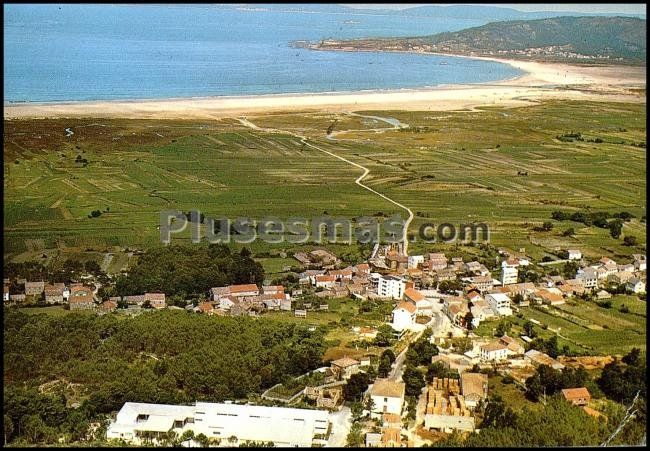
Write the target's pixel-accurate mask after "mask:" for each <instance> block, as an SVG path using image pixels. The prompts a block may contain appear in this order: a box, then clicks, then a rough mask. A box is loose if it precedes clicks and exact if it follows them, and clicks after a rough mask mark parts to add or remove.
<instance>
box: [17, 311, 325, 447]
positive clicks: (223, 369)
mask: <svg viewBox="0 0 650 451" xmlns="http://www.w3.org/2000/svg"><path fill="white" fill-rule="evenodd" d="M4 331H5V334H4V350H5V353H4V389H5V390H4V413H5V414H4V425H5V438H6V439H7V440H9V441H10V442H11V443H17V444H18V443H55V442H57V441H58V440H59V439H60V438H62V437H64V440H65V442H68V443H69V442H73V441H78V440H83V439H84V438H85V436H86V433H87V430H88V426H89V425H90V424H91V423H92V422H101V421H100V420H101V419H102V418H104V417H105V415H106V414H108V413H110V412H113V411H116V410H119V409H120V408H121V407H122V405H123V403H124V402H126V401H134V402H152V403H171V404H175V403H192V402H194V401H197V400H200V401H213V402H220V401H224V400H242V399H247V398H248V397H249V396H251V395H254V394H259V393H261V392H262V391H263V390H264V389H266V388H269V387H271V386H273V385H274V384H276V383H278V382H281V381H283V380H284V379H286V378H287V377H290V376H297V375H300V374H303V373H305V372H308V371H310V370H312V369H315V368H318V367H319V366H321V364H322V356H323V353H324V351H325V344H324V340H323V335H324V331H323V330H321V329H320V328H317V329H315V330H309V329H308V328H307V327H306V326H305V327H304V326H300V325H296V324H291V323H286V322H282V323H281V322H276V321H273V320H269V319H266V320H264V321H259V320H256V319H254V318H248V317H238V318H232V317H208V316H203V315H195V314H192V313H188V312H183V311H176V312H174V311H159V312H147V313H144V314H141V315H139V316H135V317H132V318H125V317H123V316H119V315H114V314H113V315H104V316H95V315H81V314H69V315H64V316H60V317H54V316H50V315H45V314H37V315H28V314H25V313H22V312H19V311H14V310H12V309H5V312H4Z"/></svg>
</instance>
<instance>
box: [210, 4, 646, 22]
mask: <svg viewBox="0 0 650 451" xmlns="http://www.w3.org/2000/svg"><path fill="white" fill-rule="evenodd" d="M218 7H225V8H251V9H258V8H263V9H267V10H271V11H289V10H294V11H295V10H299V11H315V12H321V13H332V14H345V13H347V14H387V15H395V16H406V17H409V16H410V17H413V16H418V17H437V18H450V19H475V20H484V21H485V22H492V21H498V20H528V19H545V18H549V17H559V16H590V17H591V16H593V17H598V16H614V14H611V13H584V12H570V11H569V12H564V11H562V12H553V11H534V12H526V11H519V10H517V9H513V8H506V7H500V6H487V5H449V6H437V5H427V6H415V7H412V8H405V9H399V10H397V9H389V8H381V6H377V7H376V8H373V9H370V8H363V9H361V8H351V7H349V6H346V5H342V4H333V3H331V4H323V3H321V4H318V3H316V4H313V3H312V4H309V3H306V4H300V3H293V4H264V3H251V4H230V5H218ZM616 15H617V16H622V17H640V18H644V19H645V14H616Z"/></svg>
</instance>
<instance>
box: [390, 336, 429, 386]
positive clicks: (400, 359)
mask: <svg viewBox="0 0 650 451" xmlns="http://www.w3.org/2000/svg"><path fill="white" fill-rule="evenodd" d="M424 330H425V329H423V330H421V331H419V332H418V333H416V334H415V335H413V336H412V338H411V339H410V340H409V345H410V344H411V343H413V342H414V341H416V340H417V339H418V338H420V335H422V332H424ZM408 349H409V347H408V345H407V346H406V347H405V348H404V350H403V351H402V352H400V353H399V355H398V356H397V357H396V358H395V362H394V363H393V369H392V371H391V372H390V373H388V379H392V380H394V381H396V382H400V381H401V380H402V373H403V372H404V360H406V351H408Z"/></svg>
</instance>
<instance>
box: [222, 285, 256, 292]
mask: <svg viewBox="0 0 650 451" xmlns="http://www.w3.org/2000/svg"><path fill="white" fill-rule="evenodd" d="M228 288H229V289H230V292H231V293H244V292H247V291H258V288H257V285H255V284H254V283H249V284H245V285H230V286H229V287H228Z"/></svg>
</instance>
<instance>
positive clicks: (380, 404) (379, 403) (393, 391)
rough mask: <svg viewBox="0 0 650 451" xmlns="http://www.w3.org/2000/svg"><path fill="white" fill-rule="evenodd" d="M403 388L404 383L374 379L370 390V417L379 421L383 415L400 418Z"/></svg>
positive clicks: (404, 386)
mask: <svg viewBox="0 0 650 451" xmlns="http://www.w3.org/2000/svg"><path fill="white" fill-rule="evenodd" d="M405 388H406V385H405V384H404V382H395V381H392V380H389V379H381V378H379V379H376V380H375V383H374V384H372V388H371V389H370V397H371V398H372V412H371V417H372V418H378V419H381V418H382V416H383V415H384V414H385V413H392V414H395V415H399V416H401V415H402V406H403V404H404V392H405Z"/></svg>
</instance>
